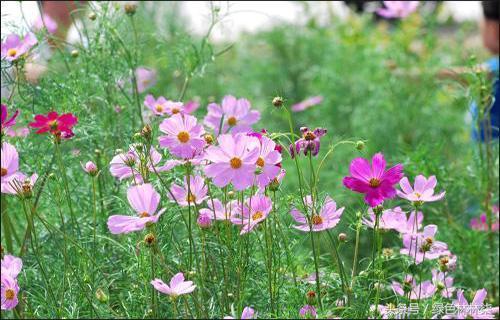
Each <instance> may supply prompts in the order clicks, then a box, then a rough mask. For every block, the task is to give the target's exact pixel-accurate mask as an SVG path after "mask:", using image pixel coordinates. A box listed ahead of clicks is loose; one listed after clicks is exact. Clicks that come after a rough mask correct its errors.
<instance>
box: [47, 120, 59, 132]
mask: <svg viewBox="0 0 500 320" xmlns="http://www.w3.org/2000/svg"><path fill="white" fill-rule="evenodd" d="M47 124H48V125H49V127H50V128H51V129H52V130H55V129H57V120H52V121H49V122H48V123H47Z"/></svg>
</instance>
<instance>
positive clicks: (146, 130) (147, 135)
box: [141, 124, 153, 141]
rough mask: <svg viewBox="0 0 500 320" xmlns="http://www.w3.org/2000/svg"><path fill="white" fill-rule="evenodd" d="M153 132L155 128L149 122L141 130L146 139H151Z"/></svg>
mask: <svg viewBox="0 0 500 320" xmlns="http://www.w3.org/2000/svg"><path fill="white" fill-rule="evenodd" d="M152 133H153V129H151V126H150V125H149V124H146V125H145V126H144V128H142V130H141V135H142V136H143V137H144V139H146V141H150V140H151V138H152V137H153V136H152Z"/></svg>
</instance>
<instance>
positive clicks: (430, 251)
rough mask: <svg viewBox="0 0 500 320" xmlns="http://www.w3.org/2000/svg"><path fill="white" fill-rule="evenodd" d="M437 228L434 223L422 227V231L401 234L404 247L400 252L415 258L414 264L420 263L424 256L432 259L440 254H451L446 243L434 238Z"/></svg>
mask: <svg viewBox="0 0 500 320" xmlns="http://www.w3.org/2000/svg"><path fill="white" fill-rule="evenodd" d="M437 230H438V227H437V226H436V225H433V224H430V225H427V226H425V227H424V231H423V232H422V233H417V234H415V235H411V234H405V235H403V246H404V247H403V248H402V249H401V250H400V253H401V254H404V255H408V256H410V257H411V258H412V259H415V263H416V264H420V263H422V261H423V260H424V258H425V259H427V260H433V259H437V258H439V257H440V256H444V255H451V253H450V251H448V245H447V244H446V243H444V242H441V241H436V240H435V235H436V233H437Z"/></svg>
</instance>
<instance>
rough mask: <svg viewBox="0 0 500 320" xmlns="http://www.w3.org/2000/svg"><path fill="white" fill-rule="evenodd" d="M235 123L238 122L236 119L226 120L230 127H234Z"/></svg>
mask: <svg viewBox="0 0 500 320" xmlns="http://www.w3.org/2000/svg"><path fill="white" fill-rule="evenodd" d="M237 122H238V120H237V119H236V117H229V118H228V119H227V124H228V125H230V126H231V127H234V126H235V125H236V123H237Z"/></svg>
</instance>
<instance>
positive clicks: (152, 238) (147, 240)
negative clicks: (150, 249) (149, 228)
mask: <svg viewBox="0 0 500 320" xmlns="http://www.w3.org/2000/svg"><path fill="white" fill-rule="evenodd" d="M155 241H156V237H155V235H154V234H152V233H148V234H147V235H146V236H145V237H144V242H145V243H146V244H147V245H148V246H151V245H153V244H154V243H155Z"/></svg>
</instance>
